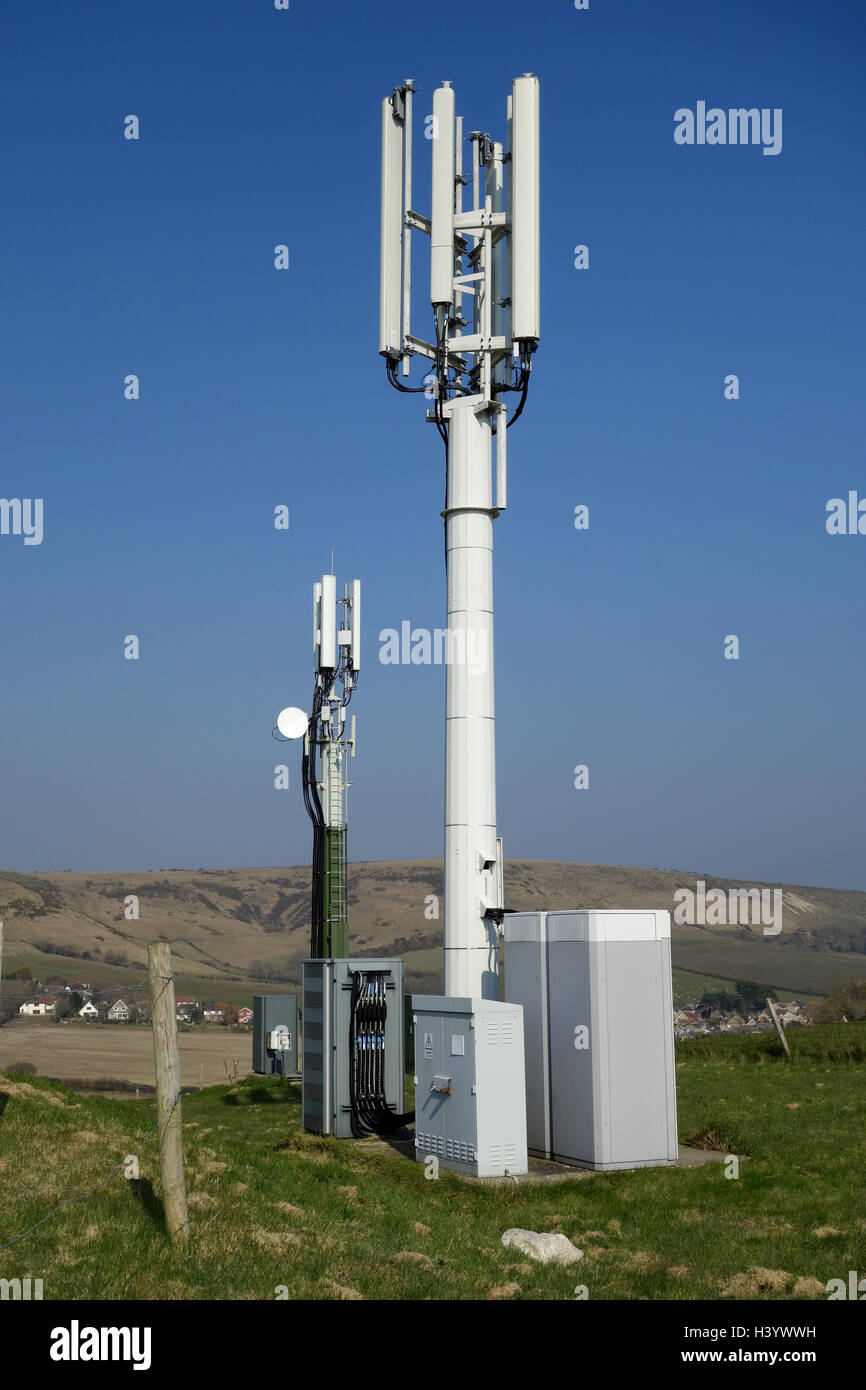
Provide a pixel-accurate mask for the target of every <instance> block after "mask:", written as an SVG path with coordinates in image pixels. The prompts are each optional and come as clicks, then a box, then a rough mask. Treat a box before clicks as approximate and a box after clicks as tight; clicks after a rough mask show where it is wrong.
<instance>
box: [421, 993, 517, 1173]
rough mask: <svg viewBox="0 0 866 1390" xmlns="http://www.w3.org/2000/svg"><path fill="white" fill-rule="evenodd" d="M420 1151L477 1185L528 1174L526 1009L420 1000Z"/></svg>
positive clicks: (492, 1003) (494, 1002)
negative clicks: (477, 1181)
mask: <svg viewBox="0 0 866 1390" xmlns="http://www.w3.org/2000/svg"><path fill="white" fill-rule="evenodd" d="M412 1012H413V1014H414V1020H415V1149H416V1157H417V1158H418V1159H420V1160H421V1161H422V1162H423V1161H424V1160H425V1159H426V1158H428V1157H430V1156H435V1157H436V1158H437V1159H438V1160H439V1162H440V1163H441V1165H442V1166H443V1167H445V1168H454V1169H456V1170H457V1171H458V1172H460V1173H469V1174H471V1175H472V1176H473V1177H476V1178H492V1177H505V1176H507V1175H514V1176H519V1175H520V1174H521V1173H525V1172H526V1171H527V1167H528V1161H527V1154H526V1102H525V1096H526V1091H525V1078H524V1067H523V1010H522V1009H521V1008H520V1007H519V1005H515V1004H500V1003H499V1001H498V1000H493V999H452V998H443V997H440V996H438V995H429V994H416V995H413V998H412Z"/></svg>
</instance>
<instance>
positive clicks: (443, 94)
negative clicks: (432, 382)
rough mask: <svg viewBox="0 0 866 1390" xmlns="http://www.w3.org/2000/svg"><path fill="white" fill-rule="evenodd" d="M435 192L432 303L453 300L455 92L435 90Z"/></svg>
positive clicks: (431, 228) (441, 88)
mask: <svg viewBox="0 0 866 1390" xmlns="http://www.w3.org/2000/svg"><path fill="white" fill-rule="evenodd" d="M432 135H433V139H432V142H431V143H432V145H433V196H432V201H431V212H430V303H431V304H433V305H434V306H436V305H440V304H447V305H449V306H450V305H451V304H453V302H454V92H453V90H452V88H451V87H450V86H449V84H448V83H447V82H446V83H443V85H442V86H441V87H437V89H436V91H435V92H434V93H433V129H432Z"/></svg>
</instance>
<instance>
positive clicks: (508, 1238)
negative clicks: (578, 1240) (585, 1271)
mask: <svg viewBox="0 0 866 1390" xmlns="http://www.w3.org/2000/svg"><path fill="white" fill-rule="evenodd" d="M502 1244H503V1245H505V1246H509V1245H510V1246H513V1247H514V1249H515V1250H519V1251H520V1253H521V1255H528V1256H529V1258H530V1259H531V1260H539V1261H540V1262H541V1264H543V1265H549V1264H556V1265H573V1264H577V1261H578V1260H582V1259H583V1251H582V1250H578V1248H577V1246H576V1245H572V1243H571V1241H570V1240H569V1239H568V1236H557V1235H554V1234H553V1232H552V1231H541V1232H539V1231H523V1230H521V1229H520V1227H519V1226H512V1227H511V1228H510V1230H507V1231H506V1232H505V1234H504V1235H503V1237H502Z"/></svg>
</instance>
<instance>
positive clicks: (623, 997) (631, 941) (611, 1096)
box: [505, 909, 677, 1169]
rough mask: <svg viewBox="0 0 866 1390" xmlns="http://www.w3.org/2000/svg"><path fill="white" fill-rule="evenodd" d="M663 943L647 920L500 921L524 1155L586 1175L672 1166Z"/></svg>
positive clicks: (664, 926) (660, 917)
mask: <svg viewBox="0 0 866 1390" xmlns="http://www.w3.org/2000/svg"><path fill="white" fill-rule="evenodd" d="M670 935H671V929H670V914H669V913H668V912H665V911H662V910H657V909H650V910H647V911H642V910H636V909H625V910H622V911H616V912H614V911H577V910H575V911H571V912H566V911H563V912H515V913H510V914H509V915H508V916H507V917H506V919H505V993H506V997H507V998H508V999H511V1000H514V1002H515V1003H520V1004H522V1005H523V1008H524V1011H525V1015H526V1079H527V1120H528V1131H529V1152H530V1153H532V1154H537V1155H538V1156H539V1157H542V1158H553V1159H555V1160H557V1161H558V1162H560V1163H572V1164H576V1165H578V1166H580V1167H585V1168H597V1169H615V1168H641V1167H649V1166H654V1165H664V1164H671V1163H675V1162H676V1159H677V1107H676V1082H675V1072H674V1037H673V1001H672V997H671V993H672V992H671V941H670Z"/></svg>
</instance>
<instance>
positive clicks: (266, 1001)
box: [253, 994, 298, 1076]
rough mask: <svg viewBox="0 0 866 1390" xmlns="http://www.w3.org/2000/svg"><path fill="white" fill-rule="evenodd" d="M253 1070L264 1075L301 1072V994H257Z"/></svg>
mask: <svg viewBox="0 0 866 1390" xmlns="http://www.w3.org/2000/svg"><path fill="white" fill-rule="evenodd" d="M253 1071H255V1072H258V1073H259V1074H260V1075H263V1076H273V1075H280V1076H295V1075H296V1074H297V1071H298V998H297V995H295V994H254V995H253Z"/></svg>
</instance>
